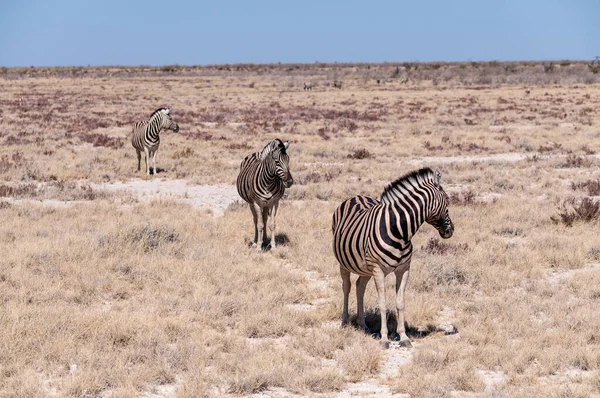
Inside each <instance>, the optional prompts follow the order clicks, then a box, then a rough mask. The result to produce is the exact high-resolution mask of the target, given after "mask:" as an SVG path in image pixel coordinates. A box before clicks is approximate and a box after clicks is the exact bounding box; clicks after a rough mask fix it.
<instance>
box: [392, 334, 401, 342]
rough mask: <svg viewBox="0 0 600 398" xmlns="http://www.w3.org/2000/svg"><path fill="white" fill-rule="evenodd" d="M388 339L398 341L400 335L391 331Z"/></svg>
mask: <svg viewBox="0 0 600 398" xmlns="http://www.w3.org/2000/svg"><path fill="white" fill-rule="evenodd" d="M390 340H392V341H400V335H399V334H398V333H393V334H392V335H391V336H390Z"/></svg>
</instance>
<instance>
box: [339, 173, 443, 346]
mask: <svg viewBox="0 0 600 398" xmlns="http://www.w3.org/2000/svg"><path fill="white" fill-rule="evenodd" d="M440 180H441V173H440V171H439V170H436V171H435V172H433V171H432V170H431V169H430V168H424V169H420V170H418V171H414V172H412V173H409V174H406V175H405V176H403V177H400V178H399V179H397V180H396V181H394V182H392V183H391V184H390V185H388V186H387V187H386V188H385V190H384V191H383V194H382V195H381V201H378V200H376V199H372V198H369V197H366V196H355V197H354V198H351V199H348V200H346V201H345V202H343V203H342V204H341V205H340V206H339V207H338V208H337V210H336V211H335V213H334V215H333V225H332V229H333V251H334V253H335V257H336V258H337V260H338V262H339V263H340V273H341V277H342V289H343V291H344V310H343V314H342V326H345V325H347V324H348V295H349V294H350V287H351V286H350V273H354V274H358V275H359V277H358V280H357V281H356V299H357V300H356V301H357V307H358V322H359V325H360V327H361V328H363V329H364V330H365V331H368V329H367V326H366V324H365V314H364V310H363V298H364V294H365V289H366V287H367V283H368V282H369V280H370V279H371V277H374V278H375V286H376V288H377V297H378V304H379V311H380V313H381V339H382V340H381V341H382V344H383V345H384V347H386V348H387V347H388V346H389V341H388V336H387V323H386V305H385V276H386V275H387V274H389V273H391V272H394V273H395V274H396V310H397V318H398V326H397V328H396V335H395V336H394V340H400V345H401V346H404V347H410V346H411V343H410V340H409V339H408V336H407V335H406V332H405V329H404V290H405V289H406V283H407V281H408V274H409V269H410V260H411V256H412V249H413V248H412V244H411V241H410V240H411V238H412V237H413V236H414V234H415V233H416V232H417V230H418V229H419V227H420V226H421V225H422V224H423V222H427V223H429V224H431V225H433V226H434V227H435V228H436V229H437V230H438V232H439V234H440V236H441V237H442V238H444V239H447V238H450V237H451V236H452V234H453V232H454V225H453V224H452V220H451V219H450V216H449V214H448V195H446V193H445V192H444V190H443V188H442V186H441V185H440Z"/></svg>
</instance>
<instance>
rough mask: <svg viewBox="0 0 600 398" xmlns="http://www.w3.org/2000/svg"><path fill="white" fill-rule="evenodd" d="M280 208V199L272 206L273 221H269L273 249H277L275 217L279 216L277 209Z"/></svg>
mask: <svg viewBox="0 0 600 398" xmlns="http://www.w3.org/2000/svg"><path fill="white" fill-rule="evenodd" d="M278 208H279V201H277V202H275V203H274V204H273V207H272V208H271V212H270V213H271V222H270V223H269V229H270V230H271V249H275V248H276V247H277V242H275V226H276V225H275V217H276V216H277V209H278Z"/></svg>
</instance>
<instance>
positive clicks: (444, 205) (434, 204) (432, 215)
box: [425, 169, 454, 239]
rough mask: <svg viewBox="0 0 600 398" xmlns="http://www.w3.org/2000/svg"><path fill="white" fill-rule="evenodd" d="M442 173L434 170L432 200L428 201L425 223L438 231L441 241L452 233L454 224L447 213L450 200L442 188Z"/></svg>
mask: <svg viewBox="0 0 600 398" xmlns="http://www.w3.org/2000/svg"><path fill="white" fill-rule="evenodd" d="M441 181H442V173H441V172H440V170H439V169H435V172H434V178H433V189H432V190H431V193H432V194H433V200H431V201H430V205H431V208H430V209H429V212H428V213H429V214H428V218H427V219H426V220H425V221H426V222H427V223H429V224H431V225H433V227H434V228H435V229H437V230H438V232H439V233H440V236H441V237H442V238H443V239H448V238H450V237H451V236H452V234H453V233H454V223H452V220H451V219H450V214H449V213H448V204H449V202H450V199H449V198H448V195H447V194H446V192H445V191H444V188H442V184H441Z"/></svg>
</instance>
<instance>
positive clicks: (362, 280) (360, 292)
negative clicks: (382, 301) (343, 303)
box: [356, 275, 371, 333]
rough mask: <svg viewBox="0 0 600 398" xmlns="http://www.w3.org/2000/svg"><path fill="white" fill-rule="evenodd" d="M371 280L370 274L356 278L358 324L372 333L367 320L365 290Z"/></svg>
mask: <svg viewBox="0 0 600 398" xmlns="http://www.w3.org/2000/svg"><path fill="white" fill-rule="evenodd" d="M370 280H371V277H370V276H362V275H361V276H359V277H358V279H357V280H356V309H357V312H358V326H359V327H360V328H361V329H362V330H364V331H365V332H366V333H370V330H369V328H368V327H367V324H366V322H365V304H364V298H365V290H366V289H367V283H369V281H370Z"/></svg>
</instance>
